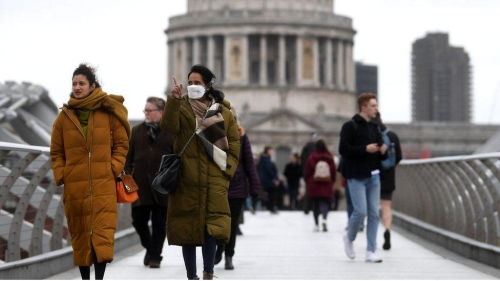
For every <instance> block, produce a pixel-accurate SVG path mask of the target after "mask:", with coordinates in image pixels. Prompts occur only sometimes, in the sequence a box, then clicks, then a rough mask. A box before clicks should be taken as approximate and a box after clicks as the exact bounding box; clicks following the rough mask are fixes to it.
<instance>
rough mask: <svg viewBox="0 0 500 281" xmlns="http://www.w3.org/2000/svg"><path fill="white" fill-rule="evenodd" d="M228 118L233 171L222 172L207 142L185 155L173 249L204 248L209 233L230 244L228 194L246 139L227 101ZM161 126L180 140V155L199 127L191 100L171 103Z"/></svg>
mask: <svg viewBox="0 0 500 281" xmlns="http://www.w3.org/2000/svg"><path fill="white" fill-rule="evenodd" d="M221 105H222V116H223V118H224V129H225V130H226V133H227V140H228V143H229V149H228V150H227V151H226V153H227V163H228V168H227V169H226V170H225V171H222V170H221V169H220V168H219V166H217V164H215V162H214V161H213V160H212V159H210V158H209V157H208V155H207V152H206V150H205V146H204V144H203V142H202V140H201V139H200V138H198V137H194V138H193V140H192V142H191V143H190V144H189V145H188V147H187V149H186V151H185V152H184V154H182V156H181V168H180V170H179V178H178V183H177V184H178V187H177V189H176V190H175V191H174V192H172V193H171V194H170V195H169V200H168V202H169V204H168V215H167V239H168V243H169V244H170V245H181V246H182V245H187V244H189V245H202V244H204V243H205V230H206V231H207V232H208V234H210V235H211V236H213V237H214V238H215V239H216V240H217V241H218V242H219V243H226V244H227V243H228V242H229V236H230V234H231V212H230V210H229V201H228V198H227V191H228V189H229V181H230V180H231V178H232V177H233V175H234V172H235V171H236V168H237V167H238V159H239V154H240V139H239V135H238V128H237V124H236V119H234V117H233V114H232V113H231V111H230V108H231V105H230V103H229V102H228V101H226V100H223V101H222V102H221ZM160 127H161V129H162V130H165V131H167V132H169V133H171V134H174V135H175V136H176V139H175V142H174V150H175V152H176V153H179V152H180V151H181V149H182V148H183V147H184V146H185V144H186V143H187V142H188V140H189V138H190V137H191V136H192V134H193V132H194V130H195V128H196V117H195V114H194V111H193V109H192V108H191V104H190V103H189V101H188V97H187V95H185V96H183V97H182V98H181V99H176V98H174V97H173V96H172V95H169V96H168V98H167V104H166V105H165V111H164V113H163V117H162V118H161V121H160Z"/></svg>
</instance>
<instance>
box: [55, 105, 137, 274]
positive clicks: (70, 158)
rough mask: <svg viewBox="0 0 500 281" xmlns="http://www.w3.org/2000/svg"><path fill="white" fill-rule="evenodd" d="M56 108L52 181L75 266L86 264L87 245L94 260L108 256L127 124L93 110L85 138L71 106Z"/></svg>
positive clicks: (110, 256) (88, 261)
mask: <svg viewBox="0 0 500 281" xmlns="http://www.w3.org/2000/svg"><path fill="white" fill-rule="evenodd" d="M61 109H62V112H61V113H60V114H59V115H58V117H57V119H56V121H55V122H54V126H53V130H52V141H51V147H50V156H51V160H52V169H53V172H54V178H55V180H56V183H57V185H62V184H64V193H63V202H64V211H65V213H66V218H67V220H68V229H69V232H70V234H71V243H72V246H73V262H74V264H75V265H76V266H90V265H92V263H93V258H92V253H91V247H93V248H94V250H95V253H96V256H97V260H98V262H103V261H106V262H111V261H112V260H113V247H114V236H115V231H116V215H117V214H116V207H117V203H116V183H115V179H116V177H117V176H118V175H119V174H120V173H121V172H122V171H123V167H124V165H125V156H126V154H127V151H128V147H129V142H128V135H127V130H126V129H125V126H124V124H122V123H121V122H120V121H119V120H118V118H116V117H114V116H113V113H110V112H106V111H104V110H101V109H99V110H94V111H92V112H91V113H90V117H89V122H88V129H87V138H86V139H85V138H84V136H83V130H82V127H81V125H80V121H79V120H78V117H77V115H76V114H75V112H74V111H73V110H71V109H68V108H66V107H63V108H61ZM110 114H111V116H112V117H111V119H110ZM110 122H112V123H113V142H112V141H111V126H110ZM127 126H129V125H128V124H127Z"/></svg>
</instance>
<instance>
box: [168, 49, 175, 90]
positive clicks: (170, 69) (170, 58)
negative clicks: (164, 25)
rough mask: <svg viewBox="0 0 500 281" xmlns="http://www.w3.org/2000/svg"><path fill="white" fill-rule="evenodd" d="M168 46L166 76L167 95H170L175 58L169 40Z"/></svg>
mask: <svg viewBox="0 0 500 281" xmlns="http://www.w3.org/2000/svg"><path fill="white" fill-rule="evenodd" d="M167 46H168V54H167V55H168V57H167V58H168V75H167V93H170V89H172V88H173V84H174V82H173V79H172V76H174V75H175V74H174V69H175V57H174V53H175V52H174V51H175V50H174V42H173V41H171V40H169V41H168V43H167Z"/></svg>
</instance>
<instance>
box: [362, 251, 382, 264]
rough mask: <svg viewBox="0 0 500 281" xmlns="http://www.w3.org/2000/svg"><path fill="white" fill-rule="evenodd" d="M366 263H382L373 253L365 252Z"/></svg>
mask: <svg viewBox="0 0 500 281" xmlns="http://www.w3.org/2000/svg"><path fill="white" fill-rule="evenodd" d="M366 262H382V259H381V258H379V257H378V256H377V254H376V253H375V252H370V251H368V252H366Z"/></svg>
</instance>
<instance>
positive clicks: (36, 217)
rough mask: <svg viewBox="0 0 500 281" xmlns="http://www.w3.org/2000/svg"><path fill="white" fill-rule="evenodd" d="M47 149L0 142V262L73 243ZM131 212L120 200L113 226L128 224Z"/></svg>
mask: <svg viewBox="0 0 500 281" xmlns="http://www.w3.org/2000/svg"><path fill="white" fill-rule="evenodd" d="M49 150H50V149H49V148H48V147H39V146H29V145H20V144H14V143H5V142H0V263H4V262H12V261H17V260H20V259H24V258H28V257H32V256H37V255H41V254H44V253H48V252H51V251H55V250H59V249H61V248H63V247H67V246H70V245H71V239H70V235H69V231H68V228H67V222H66V218H65V215H64V205H63V202H62V192H63V187H62V186H56V184H55V182H54V179H53V175H52V170H51V167H50V158H49ZM130 211H131V206H130V204H119V205H118V226H117V230H123V229H127V228H130V227H131V216H130Z"/></svg>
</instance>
